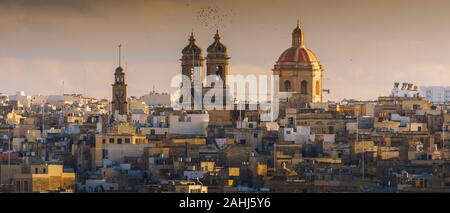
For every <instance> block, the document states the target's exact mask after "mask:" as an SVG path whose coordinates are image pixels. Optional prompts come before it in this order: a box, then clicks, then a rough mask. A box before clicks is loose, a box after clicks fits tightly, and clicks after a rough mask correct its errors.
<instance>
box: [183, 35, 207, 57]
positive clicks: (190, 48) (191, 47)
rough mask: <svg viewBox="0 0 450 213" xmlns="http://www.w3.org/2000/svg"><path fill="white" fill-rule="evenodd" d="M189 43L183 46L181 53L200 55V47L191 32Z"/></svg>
mask: <svg viewBox="0 0 450 213" xmlns="http://www.w3.org/2000/svg"><path fill="white" fill-rule="evenodd" d="M188 41H189V44H188V45H187V46H186V47H185V48H183V50H182V51H181V53H182V54H183V55H192V54H194V55H197V56H198V55H201V54H202V49H201V48H200V47H198V46H197V45H196V44H195V37H194V33H191V36H190V37H189V40H188Z"/></svg>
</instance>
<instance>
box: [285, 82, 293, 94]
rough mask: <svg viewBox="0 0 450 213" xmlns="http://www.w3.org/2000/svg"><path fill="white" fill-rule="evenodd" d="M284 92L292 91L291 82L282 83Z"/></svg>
mask: <svg viewBox="0 0 450 213" xmlns="http://www.w3.org/2000/svg"><path fill="white" fill-rule="evenodd" d="M284 90H285V91H286V92H290V91H291V90H292V86H291V82H290V81H289V80H286V81H284Z"/></svg>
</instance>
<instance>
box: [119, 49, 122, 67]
mask: <svg viewBox="0 0 450 213" xmlns="http://www.w3.org/2000/svg"><path fill="white" fill-rule="evenodd" d="M121 54H122V44H119V67H120V60H121V57H122V55H121Z"/></svg>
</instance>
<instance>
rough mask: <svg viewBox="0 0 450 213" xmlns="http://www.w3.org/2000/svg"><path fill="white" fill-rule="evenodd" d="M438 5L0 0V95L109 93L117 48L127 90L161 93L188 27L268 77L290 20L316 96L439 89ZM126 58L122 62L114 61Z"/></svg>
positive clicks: (446, 79)
mask: <svg viewBox="0 0 450 213" xmlns="http://www.w3.org/2000/svg"><path fill="white" fill-rule="evenodd" d="M449 10H450V1H448V0H429V1H425V0H365V1H361V0H279V1H264V0H246V1H242V0H152V1H144V0H130V1H114V0H78V1H72V0H0V92H2V93H6V94H13V93H15V92H16V91H25V92H26V93H27V94H30V95H34V94H61V93H62V92H63V86H62V85H63V83H62V82H63V81H64V92H65V93H86V95H88V96H93V97H97V98H110V97H111V84H112V83H113V73H114V69H115V67H117V65H118V59H117V58H118V57H117V55H118V54H117V46H118V44H122V48H123V58H122V61H123V66H126V69H127V83H128V90H129V95H134V96H141V95H144V94H146V93H148V92H150V91H152V90H153V88H155V90H156V91H157V92H172V91H175V88H172V87H170V80H171V79H172V77H173V76H174V75H176V74H179V73H181V65H180V61H179V59H180V58H181V49H183V48H184V47H185V46H186V45H187V44H188V41H187V39H188V37H189V35H190V32H191V31H194V34H195V35H196V39H197V44H198V45H199V46H200V47H202V48H203V50H206V47H207V46H209V45H210V44H211V43H212V42H213V36H214V33H215V31H216V29H219V31H220V34H221V37H222V39H221V41H222V42H223V43H224V44H225V45H226V46H227V47H228V49H229V54H230V57H231V60H230V63H231V65H230V69H231V73H234V74H266V75H267V74H271V73H272V68H273V65H274V63H275V61H276V60H277V59H278V57H279V55H280V54H281V53H282V52H283V51H284V50H285V49H287V48H289V47H290V45H291V32H292V30H293V29H294V28H295V26H296V23H297V19H299V20H300V25H301V27H302V28H303V30H304V33H305V45H306V46H307V47H308V48H309V49H311V50H312V51H313V52H314V53H315V54H316V55H317V57H318V58H319V60H320V62H321V64H322V66H323V68H324V70H325V71H324V82H323V87H324V89H330V90H331V93H330V94H325V99H326V100H336V101H338V100H342V99H344V98H355V99H362V100H369V99H376V98H377V97H378V96H382V95H388V94H389V92H390V89H391V88H392V86H393V83H394V82H410V83H414V84H415V85H418V86H450V40H449V38H450V13H448V11H449ZM125 64H126V65H125Z"/></svg>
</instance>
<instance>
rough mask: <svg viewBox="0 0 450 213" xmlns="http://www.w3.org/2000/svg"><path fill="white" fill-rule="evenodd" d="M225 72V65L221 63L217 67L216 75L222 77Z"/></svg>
mask: <svg viewBox="0 0 450 213" xmlns="http://www.w3.org/2000/svg"><path fill="white" fill-rule="evenodd" d="M222 74H223V67H222V66H221V65H219V66H217V67H216V75H217V76H219V77H221V76H222Z"/></svg>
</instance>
